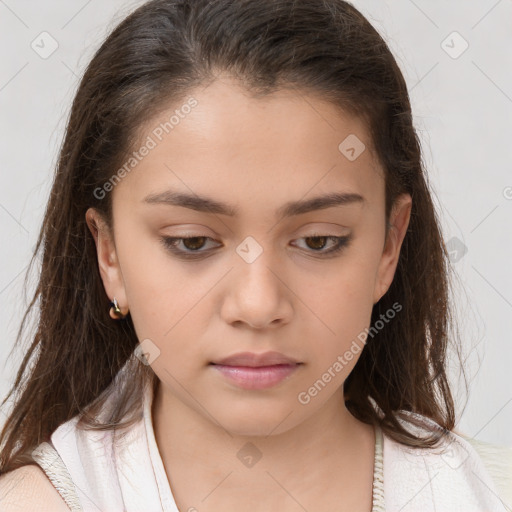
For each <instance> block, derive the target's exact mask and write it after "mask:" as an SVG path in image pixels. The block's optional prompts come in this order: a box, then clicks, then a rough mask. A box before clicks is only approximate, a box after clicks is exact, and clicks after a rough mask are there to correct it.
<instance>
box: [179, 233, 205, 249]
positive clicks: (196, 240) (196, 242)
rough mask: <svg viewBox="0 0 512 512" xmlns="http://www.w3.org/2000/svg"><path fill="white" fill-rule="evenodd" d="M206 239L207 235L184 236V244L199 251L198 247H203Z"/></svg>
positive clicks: (187, 247)
mask: <svg viewBox="0 0 512 512" xmlns="http://www.w3.org/2000/svg"><path fill="white" fill-rule="evenodd" d="M206 240H207V237H205V236H195V237H192V238H183V245H184V247H185V248H186V249H189V250H191V251H197V250H198V249H201V248H202V247H203V246H204V244H205V241H206Z"/></svg>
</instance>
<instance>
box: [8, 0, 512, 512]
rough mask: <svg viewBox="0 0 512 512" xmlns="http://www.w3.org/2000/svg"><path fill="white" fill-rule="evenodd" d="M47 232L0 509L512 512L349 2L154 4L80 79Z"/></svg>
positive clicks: (372, 38)
mask: <svg viewBox="0 0 512 512" xmlns="http://www.w3.org/2000/svg"><path fill="white" fill-rule="evenodd" d="M37 251H38V253H41V254H42V266H41V273H40V280H39V285H38V287H37V290H36V293H35V295H34V298H33V300H32V303H31V304H30V308H29V311H27V314H26V315H25V319H24V322H23V324H22V329H21V331H23V327H24V325H25V324H26V323H27V322H26V321H27V318H28V315H29V313H30V312H31V311H32V309H34V308H36V306H37V313H38V315H39V322H38V327H37V332H36V334H35V337H34V339H33V343H32V345H31V347H30V350H29V351H28V353H27V354H26V357H25V359H24V361H23V364H22V366H21V368H20V370H19V373H18V375H17V379H16V381H15V383H14V385H13V388H12V390H11V393H10V395H9V396H11V395H13V394H14V393H15V392H16V400H15V406H14V408H13V410H12V413H11V415H10V417H9V418H8V421H7V422H6V424H5V427H4V429H3V432H2V435H1V441H2V447H1V458H0V472H1V473H2V474H3V475H2V477H1V479H0V488H1V491H2V494H1V499H2V500H3V510H19V508H22V509H27V510H28V509H32V508H37V509H38V510H42V508H41V507H43V509H44V507H46V509H48V510H70V509H71V510H84V511H93V510H101V511H112V512H114V511H122V510H125V511H128V512H132V511H133V512H134V511H163V510H165V511H178V510H179V511H181V512H184V511H189V512H192V511H199V512H207V511H208V512H210V511H219V510H223V511H226V512H230V511H235V510H236V511H240V510H242V511H248V512H260V511H277V510H279V511H290V512H291V511H299V510H308V511H317V510H329V511H336V510H350V511H352V512H358V511H366V512H368V511H383V510H386V511H395V510H396V511H398V510H401V511H404V512H406V511H422V512H425V511H430V510H432V511H434V510H435V511H437V512H439V511H450V512H452V511H455V510H464V511H465V512H469V511H483V510H485V511H498V510H504V507H503V505H502V504H501V502H500V501H499V499H498V498H497V493H496V490H495V488H494V486H493V483H492V481H491V478H490V477H489V475H488V474H487V472H486V470H485V468H484V466H483V463H482V461H481V460H480V459H479V457H478V455H477V453H476V452H475V451H474V450H473V448H472V447H471V446H470V445H469V444H468V443H467V442H466V441H465V440H464V439H463V438H462V437H461V436H459V435H458V434H456V433H455V432H453V429H454V426H455V424H456V418H455V411H454V403H453V400H452V394H451V391H450V387H449V384H448V380H447V375H446V369H445V364H446V351H447V346H448V339H449V338H448V336H449V320H450V309H449V307H450V304H449V302H448V295H449V294H448V292H449V275H448V265H447V254H446V251H445V247H444V245H443V240H442V235H441V232H440V227H439V222H438V218H437V215H436V212H435V209H434V206H433V203H432V200H431V196H430V191H429V188H428V186H427V178H426V176H425V173H424V170H423V168H422V165H421V153H420V147H419V143H418V140H417V137H416V133H415V130H414V127H413V124H412V115H411V108H410V102H409V97H408V93H407V88H406V84H405V82H404V79H403V76H402V74H401V72H400V70H399V68H398V66H397V64H396V62H395V60H394V58H393V56H392V54H391V53H390V50H389V48H388V47H387V45H386V44H385V42H384V41H383V39H382V38H381V37H380V36H379V34H378V33H377V32H376V31H375V29H374V28H373V27H372V26H371V25H370V23H369V22H368V21H367V20H366V19H365V18H364V17H363V16H362V15H361V14H360V13H359V12H358V11H357V10H356V9H355V8H354V7H353V6H351V5H350V4H348V3H346V2H343V1H341V0H324V1H323V2H311V1H307V0H295V1H291V0H259V1H258V2H254V1H251V0H237V1H235V2H233V1H231V0H229V1H228V0H213V1H212V0H152V1H149V2H147V3H146V4H144V5H143V6H142V7H140V8H139V9H137V10H136V11H135V12H134V13H133V14H131V15H130V16H129V17H127V18H126V19H125V20H124V21H123V22H122V23H121V24H120V25H119V26H118V27H117V28H116V29H115V30H114V31H113V33H112V34H111V35H110V36H109V37H108V38H107V40H106V41H105V42H104V44H103V45H102V46H101V48H100V49H99V50H98V52H97V53H96V55H95V56H94V58H93V59H92V61H91V63H90V65H89V66H88V68H87V70H86V72H85V75H84V76H83V78H82V81H81V83H80V87H79V89H78V92H77V94H76V97H75V100H74V102H73V106H72V110H71V115H70V119H69V123H68V126H67V130H66V136H65V140H64V144H63V147H62V150H61V154H60V160H59V164H58V169H57V172H56V175H55V179H54V183H53V188H52V192H51V196H50V199H49V203H48V207H47V210H46V214H45V218H44V223H43V226H42V230H41V234H40V237H39V240H38V243H37ZM20 337H21V333H20ZM7 398H9V397H7ZM6 400H7V399H6Z"/></svg>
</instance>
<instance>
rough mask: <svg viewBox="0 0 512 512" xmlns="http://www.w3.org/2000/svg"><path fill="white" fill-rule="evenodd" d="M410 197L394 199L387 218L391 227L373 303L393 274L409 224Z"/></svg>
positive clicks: (381, 293)
mask: <svg viewBox="0 0 512 512" xmlns="http://www.w3.org/2000/svg"><path fill="white" fill-rule="evenodd" d="M411 208H412V198H411V196H410V195H409V194H402V195H401V196H399V197H398V198H397V200H396V201H395V203H394V205H393V207H392V209H391V213H390V216H389V217H390V218H389V223H390V224H391V227H390V228H389V230H388V234H387V237H386V242H385V244H384V250H383V252H382V256H381V259H380V263H379V268H378V270H377V275H376V279H375V288H374V295H373V303H374V304H376V303H377V302H378V301H379V300H380V299H381V297H382V296H383V295H384V294H385V293H386V292H387V291H388V289H389V287H390V286H391V283H392V282H393V278H394V276H395V271H396V267H397V265H398V259H399V256H400V248H401V247H402V242H403V240H404V238H405V233H406V232H407V227H408V226H409V220H410V217H411Z"/></svg>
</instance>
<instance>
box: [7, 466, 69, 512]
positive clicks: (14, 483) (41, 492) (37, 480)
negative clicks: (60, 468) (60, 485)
mask: <svg viewBox="0 0 512 512" xmlns="http://www.w3.org/2000/svg"><path fill="white" fill-rule="evenodd" d="M0 509H1V510H2V512H19V511H22V510H38V511H40V512H69V510H70V509H69V508H68V506H67V505H66V502H65V501H64V500H63V499H62V497H61V496H60V494H59V493H58V492H57V490H56V489H55V487H53V485H52V483H51V482H50V480H49V479H48V478H47V476H46V475H45V473H44V471H43V470H42V469H41V468H40V467H39V466H37V465H34V464H28V465H26V466H22V467H21V468H18V469H15V470H13V471H10V472H9V473H5V474H3V475H1V476H0Z"/></svg>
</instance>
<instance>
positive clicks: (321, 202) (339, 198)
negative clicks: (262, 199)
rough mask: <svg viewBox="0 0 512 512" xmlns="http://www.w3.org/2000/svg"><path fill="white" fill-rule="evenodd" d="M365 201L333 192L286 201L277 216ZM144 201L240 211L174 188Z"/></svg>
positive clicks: (232, 213) (221, 211)
mask: <svg viewBox="0 0 512 512" xmlns="http://www.w3.org/2000/svg"><path fill="white" fill-rule="evenodd" d="M365 201H366V200H365V199H364V197H363V196H361V195H360V194H356V193H353V192H332V193H330V194H325V195H322V196H317V197H313V198H311V199H301V200H298V201H290V202H288V203H285V204H284V205H283V206H281V207H280V208H278V209H277V211H276V217H277V218H278V219H284V218H286V217H293V216H295V215H302V214H304V213H308V212H312V211H316V210H324V209H326V208H332V207H334V206H347V205H352V204H360V205H363V203H365ZM143 202H145V203H149V204H166V205H169V206H181V207H183V208H189V209H191V210H196V211H198V212H206V213H211V214H218V215H227V216H229V217H234V216H236V215H237V214H238V212H239V210H238V208H236V207H235V206H233V205H229V204H225V203H221V202H219V201H216V200H215V199H212V198H209V197H204V196H198V195H196V194H188V193H183V192H176V191H173V190H166V191H165V192H160V193H157V194H150V195H148V196H146V197H145V198H144V199H143Z"/></svg>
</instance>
